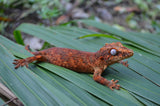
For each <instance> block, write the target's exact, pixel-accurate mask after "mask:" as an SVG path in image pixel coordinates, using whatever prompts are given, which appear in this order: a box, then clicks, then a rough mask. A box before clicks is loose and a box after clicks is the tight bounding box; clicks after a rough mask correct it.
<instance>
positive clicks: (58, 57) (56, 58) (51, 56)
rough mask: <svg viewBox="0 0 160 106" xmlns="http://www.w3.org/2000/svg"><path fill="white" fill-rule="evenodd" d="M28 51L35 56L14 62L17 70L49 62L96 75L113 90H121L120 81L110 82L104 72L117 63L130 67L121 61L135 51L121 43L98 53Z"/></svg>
mask: <svg viewBox="0 0 160 106" xmlns="http://www.w3.org/2000/svg"><path fill="white" fill-rule="evenodd" d="M112 49H115V50H116V54H115V55H112V54H111V53H110V51H111V50H112ZM26 50H27V51H29V52H30V53H32V54H33V55H35V56H33V57H28V58H26V59H20V60H14V63H13V64H15V65H16V66H15V68H18V67H20V66H27V67H28V64H29V63H31V62H33V61H35V60H37V61H44V62H49V63H51V64H55V65H58V66H62V67H65V68H68V69H71V70H74V71H76V72H84V73H94V75H93V79H94V80H95V81H97V82H99V83H101V84H103V85H106V86H108V87H109V88H110V89H112V90H113V88H116V89H119V87H120V85H117V84H116V83H117V82H118V80H116V81H114V80H111V81H109V80H107V79H105V78H103V77H102V76H101V74H102V72H103V71H104V69H106V68H107V66H108V65H111V64H113V63H117V62H119V63H122V64H123V65H125V66H128V64H127V62H122V61H121V60H123V59H125V58H128V57H130V56H132V55H133V51H132V50H130V49H128V48H126V47H124V46H123V45H122V44H121V43H120V42H117V43H110V44H107V43H106V44H105V46H103V47H102V48H101V49H100V50H99V51H97V52H85V51H79V50H74V49H68V48H59V47H53V48H49V49H46V50H42V51H38V52H31V51H30V50H29V46H26Z"/></svg>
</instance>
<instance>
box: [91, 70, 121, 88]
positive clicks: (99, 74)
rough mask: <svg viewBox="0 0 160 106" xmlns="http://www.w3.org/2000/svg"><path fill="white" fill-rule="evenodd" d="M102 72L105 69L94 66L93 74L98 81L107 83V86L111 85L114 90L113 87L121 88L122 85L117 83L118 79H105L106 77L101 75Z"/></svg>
mask: <svg viewBox="0 0 160 106" xmlns="http://www.w3.org/2000/svg"><path fill="white" fill-rule="evenodd" d="M102 72H103V69H101V68H99V67H96V68H94V74H93V79H94V80H95V81H96V82H99V83H101V84H103V85H106V86H107V87H109V88H110V89H111V90H113V88H115V89H119V88H120V85H118V84H116V83H117V82H118V80H115V81H114V80H113V79H112V80H111V81H109V80H107V79H105V78H103V77H102V76H101V74H102Z"/></svg>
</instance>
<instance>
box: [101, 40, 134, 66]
mask: <svg viewBox="0 0 160 106" xmlns="http://www.w3.org/2000/svg"><path fill="white" fill-rule="evenodd" d="M131 56H133V51H132V50H131V49H128V48H126V47H124V46H123V45H122V44H121V43H120V42H116V43H106V44H105V46H104V47H102V48H101V49H100V50H99V57H101V59H104V60H105V61H106V62H107V64H113V63H115V62H118V61H120V60H123V59H126V58H128V57H131Z"/></svg>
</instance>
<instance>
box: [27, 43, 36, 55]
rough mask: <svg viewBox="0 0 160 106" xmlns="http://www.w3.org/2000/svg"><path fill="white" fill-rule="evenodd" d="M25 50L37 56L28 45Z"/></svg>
mask: <svg viewBox="0 0 160 106" xmlns="http://www.w3.org/2000/svg"><path fill="white" fill-rule="evenodd" d="M25 49H26V50H27V51H28V52H29V53H31V54H33V55H35V52H32V51H31V50H30V47H29V45H26V46H25Z"/></svg>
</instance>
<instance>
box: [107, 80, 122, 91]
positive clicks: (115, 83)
mask: <svg viewBox="0 0 160 106" xmlns="http://www.w3.org/2000/svg"><path fill="white" fill-rule="evenodd" d="M117 82H118V80H115V81H114V79H112V80H111V81H110V85H109V88H110V89H111V90H113V88H115V89H117V90H119V88H120V85H119V84H117Z"/></svg>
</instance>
